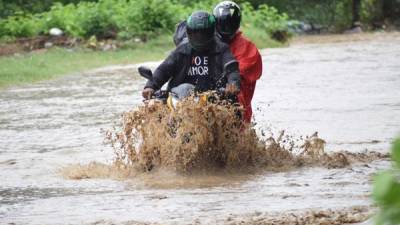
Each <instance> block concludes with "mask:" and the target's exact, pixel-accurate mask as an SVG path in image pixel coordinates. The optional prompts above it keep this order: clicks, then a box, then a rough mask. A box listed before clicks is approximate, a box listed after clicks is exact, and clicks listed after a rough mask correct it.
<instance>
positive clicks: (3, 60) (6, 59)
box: [0, 37, 173, 88]
mask: <svg viewBox="0 0 400 225" xmlns="http://www.w3.org/2000/svg"><path fill="white" fill-rule="evenodd" d="M172 48H173V43H172V40H171V38H170V37H161V38H158V39H156V40H153V41H151V42H148V43H146V44H143V43H142V44H132V46H131V47H130V48H129V49H118V50H116V51H106V52H103V51H93V50H90V49H85V48H75V49H65V48H52V49H49V50H39V51H34V52H30V53H25V54H20V55H13V56H3V57H0V88H4V87H9V86H11V85H16V84H26V83H33V82H37V81H42V80H48V79H53V78H57V77H60V76H62V75H65V74H70V73H75V72H79V71H84V70H88V69H92V68H97V67H102V66H107V65H115V64H133V63H140V62H145V61H152V60H160V59H162V58H164V57H165V56H166V54H167V52H168V51H169V50H170V49H172Z"/></svg>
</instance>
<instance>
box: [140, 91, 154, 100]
mask: <svg viewBox="0 0 400 225" xmlns="http://www.w3.org/2000/svg"><path fill="white" fill-rule="evenodd" d="M153 94H154V89H153V88H145V89H144V90H143V91H142V96H143V98H144V99H147V100H149V99H151V96H153Z"/></svg>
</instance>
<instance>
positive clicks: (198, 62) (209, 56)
mask: <svg viewBox="0 0 400 225" xmlns="http://www.w3.org/2000/svg"><path fill="white" fill-rule="evenodd" d="M186 24H187V26H186V29H187V37H188V38H187V40H184V41H182V43H180V44H179V45H178V46H177V47H176V49H175V50H174V51H172V53H171V54H170V55H169V56H168V57H167V58H166V59H165V60H164V61H163V62H162V63H161V64H160V65H159V66H158V68H157V69H156V70H155V71H154V74H153V79H152V80H149V81H148V82H147V83H146V85H145V88H144V90H143V92H142V95H143V97H144V98H145V99H150V98H151V96H152V95H153V94H154V92H155V91H157V90H159V89H161V87H162V86H163V85H164V84H165V83H167V82H168V87H167V90H171V89H172V88H174V87H177V86H178V85H180V84H183V83H189V84H193V85H194V86H195V88H196V90H197V91H208V90H216V89H219V88H225V94H227V95H236V94H237V93H239V91H240V74H239V68H238V67H237V66H236V67H235V68H233V69H232V70H230V71H229V72H228V73H227V74H225V76H224V77H221V75H222V74H223V68H224V65H225V64H226V63H228V62H231V61H235V58H234V56H233V55H232V53H231V51H230V49H229V46H228V45H227V44H225V43H223V42H221V41H220V40H219V39H218V38H216V36H215V18H214V16H213V15H210V14H209V13H207V12H204V11H198V12H194V13H193V14H192V15H191V16H190V17H189V18H188V19H187V20H186ZM236 65H237V64H236Z"/></svg>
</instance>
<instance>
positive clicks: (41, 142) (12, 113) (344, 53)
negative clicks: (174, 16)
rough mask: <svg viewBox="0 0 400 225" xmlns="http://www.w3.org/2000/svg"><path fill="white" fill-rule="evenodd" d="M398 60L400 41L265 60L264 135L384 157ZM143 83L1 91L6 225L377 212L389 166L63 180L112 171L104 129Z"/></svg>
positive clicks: (301, 50) (399, 109)
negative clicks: (378, 182)
mask: <svg viewBox="0 0 400 225" xmlns="http://www.w3.org/2000/svg"><path fill="white" fill-rule="evenodd" d="M399 58H400V37H399V36H398V35H380V36H378V37H377V38H375V39H369V40H365V41H357V42H341V43H331V44H322V43H320V44H303V45H296V46H293V47H290V48H284V49H273V50H265V51H263V60H264V64H265V73H264V76H263V78H262V79H261V81H260V82H259V83H258V87H257V91H256V95H255V99H254V105H255V106H256V107H255V108H256V110H255V114H256V116H255V119H256V121H257V127H259V128H263V129H264V130H267V132H266V133H267V136H268V135H274V136H276V135H277V134H278V133H279V131H280V130H283V129H284V130H286V133H287V134H289V135H291V136H293V138H298V137H300V136H302V135H307V134H312V133H313V132H314V131H319V135H320V136H321V137H323V138H324V139H325V140H326V141H327V151H328V152H329V151H339V150H349V151H353V152H360V151H365V150H366V149H367V150H368V151H371V150H377V151H381V152H387V149H388V146H389V145H390V142H391V140H392V138H393V137H394V136H396V135H398V134H399V132H400V127H399V124H400V117H399V115H400V89H399V88H398V87H400V72H399V71H400V63H399V62H398V59H399ZM143 83H144V81H143V80H141V79H139V78H137V75H135V74H133V73H132V69H131V68H128V69H123V68H122V69H119V70H105V71H97V72H96V73H85V74H80V75H74V76H68V77H65V78H62V79H59V80H54V81H49V82H43V83H40V84H34V85H29V86H21V87H15V88H11V89H8V90H2V91H0V99H1V100H0V171H1V172H0V174H1V182H0V223H2V224H3V223H11V222H14V223H17V224H77V223H78V224H82V223H94V222H99V221H100V222H105V221H112V222H116V223H118V222H124V221H140V222H158V223H167V224H170V223H179V224H180V223H193V222H196V221H197V222H201V223H211V224H212V223H215V222H219V223H224V222H227V221H229V220H230V219H229V218H242V217H246V216H247V215H251V214H254V213H256V214H257V215H262V213H280V212H289V211H290V212H303V211H307V210H313V209H318V210H324V209H342V208H346V207H353V206H357V207H359V206H361V207H365V206H371V205H372V202H371V200H370V199H369V195H370V191H371V185H370V182H371V181H370V177H371V174H373V173H375V172H376V171H377V170H379V169H382V168H387V167H388V166H389V163H388V162H387V161H384V160H378V161H374V162H372V163H369V164H363V163H358V164H354V165H351V166H350V167H346V168H344V169H326V168H307V167H303V168H301V169H296V170H290V171H286V172H272V171H257V172H254V173H251V174H240V173H231V174H214V175H196V176H193V177H185V176H177V175H174V174H172V173H169V172H164V171H159V172H157V173H151V174H142V175H137V176H136V177H132V178H130V179H123V180H118V179H85V180H69V179H65V178H63V176H62V175H61V174H60V173H59V170H60V168H63V167H65V166H67V165H70V164H77V163H81V164H88V163H89V162H91V161H96V162H103V163H110V162H111V160H112V158H113V153H112V150H111V149H110V148H109V147H107V146H103V145H102V141H103V135H102V134H101V133H100V130H101V129H108V128H110V127H112V126H113V125H115V123H116V122H118V121H119V120H118V118H119V116H120V114H121V113H122V112H124V111H127V110H129V109H132V108H133V107H135V106H137V105H139V104H141V98H140V94H139V93H140V92H139V91H140V90H141V88H142V85H143ZM267 128H268V129H267ZM268 131H269V132H268Z"/></svg>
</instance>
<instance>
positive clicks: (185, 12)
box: [0, 0, 288, 40]
mask: <svg viewBox="0 0 400 225" xmlns="http://www.w3.org/2000/svg"><path fill="white" fill-rule="evenodd" d="M177 2H178V0H146V1H141V0H99V1H96V2H94V1H82V2H80V3H78V4H67V5H63V4H61V3H57V2H56V3H55V4H54V5H53V6H52V7H51V8H50V10H49V11H48V12H44V13H40V14H34V15H30V14H24V13H21V14H20V15H15V16H11V17H9V18H7V19H6V20H0V25H1V26H0V29H1V30H0V37H2V36H12V37H31V36H35V35H37V34H47V33H48V32H49V30H50V29H51V28H53V27H57V28H60V29H62V30H63V31H64V32H65V33H66V34H67V35H69V36H72V37H77V38H86V39H87V38H90V37H92V36H96V37H97V38H100V39H102V38H116V37H118V38H121V39H131V38H137V37H139V38H140V39H142V40H148V39H150V38H153V37H155V36H157V35H159V34H161V33H171V32H173V31H174V28H175V24H177V23H178V22H179V21H181V20H183V19H186V18H187V17H188V16H189V15H190V14H191V13H192V12H193V11H196V10H201V9H202V10H207V11H209V12H211V11H212V9H213V7H214V6H215V5H216V4H217V3H218V2H219V1H218V0H206V1H201V2H194V3H193V2H192V3H188V4H187V5H182V4H177ZM241 6H242V8H243V21H244V22H243V28H244V29H246V27H247V29H260V30H262V31H263V32H265V33H266V34H268V35H270V36H274V35H276V33H277V32H284V33H287V30H288V28H287V20H288V16H287V15H286V14H280V13H278V11H277V10H276V9H275V8H274V7H270V6H267V5H261V6H259V8H258V9H257V10H256V9H254V8H253V7H252V6H251V5H250V4H249V3H246V2H244V3H243V4H241Z"/></svg>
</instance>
